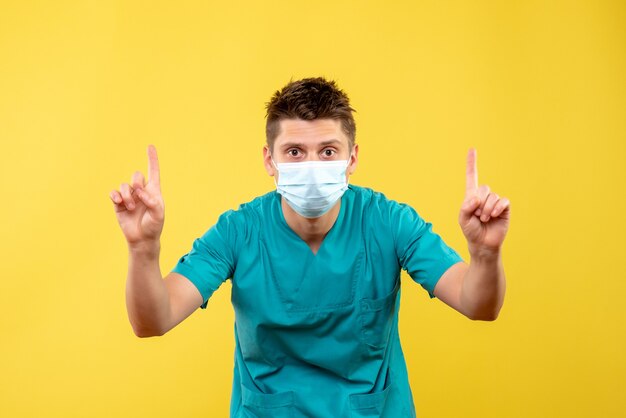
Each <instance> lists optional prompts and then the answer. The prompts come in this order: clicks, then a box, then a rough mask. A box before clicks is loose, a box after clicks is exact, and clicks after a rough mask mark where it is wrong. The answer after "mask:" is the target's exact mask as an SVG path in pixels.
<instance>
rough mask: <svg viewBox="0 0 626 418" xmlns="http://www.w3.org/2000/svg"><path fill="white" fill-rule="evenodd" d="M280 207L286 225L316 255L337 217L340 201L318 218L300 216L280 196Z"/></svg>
mask: <svg viewBox="0 0 626 418" xmlns="http://www.w3.org/2000/svg"><path fill="white" fill-rule="evenodd" d="M280 205H281V207H282V209H283V215H284V216H285V221H287V225H289V227H290V228H291V229H292V230H293V232H295V233H296V235H298V236H299V237H300V238H302V240H303V241H304V242H306V243H307V244H308V245H309V247H311V249H312V250H313V252H314V253H317V249H318V248H319V247H320V245H321V244H322V240H323V239H324V237H325V236H326V234H328V231H330V228H332V227H333V225H334V224H335V221H336V220H337V217H338V216H339V209H340V208H341V199H339V200H338V201H337V203H336V204H335V206H333V207H332V208H331V209H330V210H329V211H328V212H326V213H325V214H323V215H322V216H320V217H319V218H305V217H303V216H301V215H300V214H298V213H297V212H296V211H294V210H293V209H292V208H291V206H289V204H288V203H287V202H286V201H285V199H284V198H283V197H282V196H281V199H280Z"/></svg>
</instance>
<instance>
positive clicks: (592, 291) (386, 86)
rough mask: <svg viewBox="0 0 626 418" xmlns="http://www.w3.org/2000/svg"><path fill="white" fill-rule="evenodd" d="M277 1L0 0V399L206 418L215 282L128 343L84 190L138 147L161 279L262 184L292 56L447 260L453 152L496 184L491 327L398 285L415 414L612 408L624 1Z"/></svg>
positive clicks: (224, 309) (457, 169) (107, 227)
mask: <svg viewBox="0 0 626 418" xmlns="http://www.w3.org/2000/svg"><path fill="white" fill-rule="evenodd" d="M207 3H208V4H207ZM298 3H299V2H292V1H271V2H255V3H250V4H243V3H241V2H226V1H219V2H217V1H215V2H201V1H196V2H191V1H187V2H179V1H175V2H156V3H155V2H139V1H118V2H114V1H73V2H70V1H41V2H35V1H0V141H2V142H1V148H0V176H1V177H0V184H1V186H2V187H1V190H0V192H1V195H2V200H3V203H2V205H1V206H0V222H1V225H0V230H1V231H2V240H1V241H0V246H1V247H0V254H1V257H2V265H3V271H2V278H1V279H0V309H1V313H2V315H1V316H0V330H1V333H2V337H1V338H2V340H1V343H0V376H1V378H0V416H3V417H63V418H70V417H103V418H104V417H106V418H109V417H119V418H121V417H148V416H149V417H152V418H158V417H174V416H177V417H208V416H215V417H225V416H227V414H228V408H229V402H230V391H231V382H232V380H231V379H232V372H233V369H232V368H233V349H234V339H233V338H234V337H233V323H234V314H233V310H232V307H231V304H230V283H229V282H226V283H225V284H224V285H223V286H222V287H221V288H220V289H219V290H218V291H217V292H216V293H215V294H214V295H213V298H212V299H211V300H210V302H209V307H208V309H207V310H206V311H201V310H198V311H196V312H195V313H194V314H193V315H192V316H191V317H189V318H188V319H187V320H186V321H184V322H183V323H181V324H180V325H179V326H178V327H177V328H175V329H174V330H172V331H171V332H170V333H168V334H166V335H165V336H163V337H160V338H148V339H139V338H137V337H136V336H135V335H134V334H133V332H132V329H131V326H130V323H129V321H128V318H127V314H126V306H125V299H124V294H125V281H126V270H127V261H128V259H127V249H126V243H125V240H124V237H123V235H122V233H121V230H120V228H119V226H118V224H117V221H116V219H115V216H114V212H113V207H112V203H111V201H110V199H109V192H110V191H111V190H113V189H116V188H119V185H120V183H122V182H129V181H130V177H131V175H132V173H133V171H134V170H138V169H139V170H142V171H143V172H144V173H146V170H147V156H146V148H147V145H148V144H149V143H153V144H155V145H156V147H157V150H158V153H159V158H160V164H161V182H162V189H163V195H164V199H165V202H166V222H165V228H164V230H163V235H162V237H161V243H162V251H161V269H162V272H163V274H164V275H165V274H167V272H169V271H170V269H171V268H172V267H173V266H174V264H175V262H176V261H177V259H178V257H180V256H181V255H182V254H184V253H186V252H187V251H188V250H189V249H190V247H191V243H192V241H193V239H194V238H196V237H198V236H200V235H201V234H202V233H203V232H204V231H205V230H206V229H208V227H210V226H211V225H212V224H213V223H214V222H215V221H216V220H217V217H218V215H219V214H220V213H222V212H223V211H225V210H227V209H230V208H235V207H236V206H237V205H238V204H239V203H241V202H245V201H248V200H250V199H252V198H253V197H255V196H257V195H260V194H262V193H265V192H267V191H269V190H272V188H273V187H274V183H273V181H272V179H271V178H270V177H268V176H267V174H266V173H265V171H264V169H263V166H262V161H261V148H262V145H263V142H264V103H265V102H266V101H267V100H269V98H270V96H271V95H272V93H273V92H274V91H275V90H277V89H279V88H280V87H282V86H283V85H284V84H285V83H287V82H288V81H289V79H291V78H294V79H297V78H301V77H308V76H317V75H324V76H327V77H329V78H332V79H335V80H336V81H337V82H338V83H339V85H340V87H342V88H343V89H345V90H346V91H347V92H348V94H349V96H350V98H351V100H352V104H353V106H354V107H355V108H356V109H357V114H356V121H357V142H358V143H359V144H360V157H361V159H360V165H359V168H358V170H357V172H356V173H355V175H354V176H353V177H352V178H351V181H352V182H353V183H354V184H359V185H363V186H369V187H372V188H374V189H377V190H379V191H382V192H384V193H385V194H386V195H387V196H388V197H390V198H393V199H396V200H400V201H404V202H407V203H410V204H411V205H413V206H414V207H415V208H416V209H417V210H418V212H419V213H420V214H421V215H422V216H423V217H424V218H425V219H427V220H429V221H431V222H432V223H433V225H434V230H435V232H438V233H439V234H441V235H442V236H443V238H444V240H445V241H446V242H447V243H448V244H449V245H451V246H452V247H454V248H455V249H456V250H457V251H459V253H461V255H462V256H463V257H464V258H466V260H467V261H469V258H468V252H467V246H466V242H465V240H464V237H463V235H462V232H461V230H460V228H459V226H458V223H457V215H458V211H459V208H460V205H461V202H462V200H463V197H464V187H465V157H466V153H467V149H468V148H469V147H472V146H474V147H476V148H477V150H478V171H479V184H488V185H490V186H491V188H492V190H493V191H495V192H497V193H499V194H500V195H501V196H505V197H508V198H509V199H510V201H511V212H512V220H511V228H510V230H509V233H508V236H507V239H506V241H505V243H504V247H503V260H504V265H505V270H506V276H507V294H506V300H505V303H504V307H503V309H502V311H501V313H500V317H499V318H498V320H497V321H495V322H472V321H470V320H468V319H467V318H465V317H463V316H462V315H461V314H459V313H458V312H456V311H454V310H452V309H451V308H449V307H448V306H447V305H445V304H444V303H442V302H441V301H439V300H437V299H432V300H430V299H429V298H428V296H427V294H426V292H425V291H424V290H423V289H422V288H421V287H419V286H418V285H417V284H415V283H413V282H411V281H410V280H405V281H404V282H405V286H404V287H403V293H402V305H401V306H402V307H401V311H400V328H401V329H400V333H401V340H402V344H403V347H404V352H405V355H406V359H407V364H408V368H409V374H410V381H411V386H412V389H413V394H414V398H415V404H416V410H417V412H418V416H420V417H429V418H435V417H481V418H487V417H494V418H496V417H497V418H502V417H520V418H521V417H617V416H624V409H625V408H626V402H625V401H624V398H623V389H624V387H626V360H625V357H624V353H625V352H626V326H625V324H624V318H625V315H626V303H624V300H625V298H626V294H625V293H626V292H625V291H626V269H625V267H624V262H623V259H624V257H623V253H624V249H625V245H624V236H625V235H626V223H625V221H624V213H625V211H626V200H625V193H624V180H626V175H625V174H626V168H625V164H624V163H625V161H626V158H625V157H626V152H625V151H626V150H625V148H626V77H625V74H626V5H625V3H624V2H622V1H591V0H590V1H587V2H580V1H578V2H575V1H561V2H556V1H555V2H552V1H523V2H504V1H502V2H500V1H492V2H490V1H480V2H452V1H449V2H448V1H446V2H441V1H432V2H412V1H411V2H409V1H406V2H396V3H392V2H365V1H359V2H357V1H355V2H351V3H349V2H337V1H318V2H315V3H311V2H307V3H304V2H303V3H302V4H298ZM403 278H404V279H407V278H408V276H403Z"/></svg>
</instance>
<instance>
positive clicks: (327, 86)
mask: <svg viewBox="0 0 626 418" xmlns="http://www.w3.org/2000/svg"><path fill="white" fill-rule="evenodd" d="M265 108H266V109H267V114H266V117H267V121H266V125H265V136H266V139H267V145H268V146H269V148H270V151H272V149H273V147H274V141H275V140H276V138H277V137H278V135H279V134H280V121H281V120H282V119H296V118H298V119H304V120H313V119H324V118H331V119H339V120H340V121H341V127H342V129H343V131H344V133H345V134H346V136H347V137H348V143H349V145H350V148H352V146H354V142H355V136H356V125H355V123H354V118H353V117H352V112H356V110H354V109H353V108H352V107H350V100H349V99H348V95H347V94H346V93H345V92H344V91H343V90H340V89H339V88H338V87H337V84H336V83H335V82H334V81H332V80H326V79H325V78H324V77H314V78H313V77H312V78H303V79H301V80H297V81H293V80H290V81H289V83H287V85H286V86H285V87H283V88H282V89H281V90H277V91H276V92H275V93H274V95H273V96H272V98H271V99H270V101H269V102H267V103H266V104H265Z"/></svg>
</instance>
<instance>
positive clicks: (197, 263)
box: [172, 210, 237, 309]
mask: <svg viewBox="0 0 626 418" xmlns="http://www.w3.org/2000/svg"><path fill="white" fill-rule="evenodd" d="M234 213H235V212H234V211H232V210H230V211H227V212H225V213H224V214H222V215H221V216H220V217H219V219H218V221H217V223H216V224H215V225H213V226H212V227H211V228H209V230H208V231H206V232H205V233H204V234H203V235H202V236H201V237H199V238H196V239H195V240H194V241H193V245H192V248H191V250H190V251H189V252H188V253H187V254H185V255H183V256H182V257H180V258H179V259H178V262H177V263H176V265H175V266H174V268H173V269H172V271H173V272H175V273H179V274H182V275H183V276H185V277H186V278H187V279H189V280H190V281H191V283H193V284H194V285H195V286H196V287H197V288H198V290H199V291H200V294H201V295H202V298H203V301H202V305H201V306H200V307H201V308H202V309H206V307H207V302H208V300H209V298H210V297H211V295H212V294H213V292H215V291H216V290H217V289H218V288H219V287H220V286H221V285H222V283H223V282H224V281H226V280H227V279H228V278H230V277H232V275H233V272H234V268H235V257H234V254H235V252H234V246H235V239H236V236H237V234H236V229H235V227H236V225H235V224H234V219H233V218H234Z"/></svg>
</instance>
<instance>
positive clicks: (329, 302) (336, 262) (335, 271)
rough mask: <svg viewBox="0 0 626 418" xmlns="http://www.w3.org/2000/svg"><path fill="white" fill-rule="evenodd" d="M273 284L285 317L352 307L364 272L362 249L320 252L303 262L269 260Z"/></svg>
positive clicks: (270, 258)
mask: <svg viewBox="0 0 626 418" xmlns="http://www.w3.org/2000/svg"><path fill="white" fill-rule="evenodd" d="M268 261H269V264H270V265H271V269H270V271H269V273H270V274H271V277H272V280H273V282H274V285H275V286H276V289H277V291H278V293H279V295H280V298H281V300H282V301H283V302H284V306H285V310H286V312H288V313H305V312H319V311H327V310H334V309H339V308H344V307H347V306H351V305H353V304H354V301H355V293H356V285H357V280H358V278H359V276H360V275H361V273H362V270H363V262H364V254H363V248H358V247H357V248H354V247H349V248H345V249H343V250H342V251H335V252H331V251H320V252H318V253H317V255H313V254H312V253H310V254H309V255H308V256H307V257H303V258H289V257H284V256H283V257H280V255H274V256H271V257H269V260H268Z"/></svg>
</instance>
